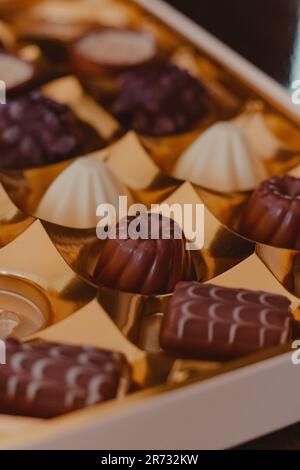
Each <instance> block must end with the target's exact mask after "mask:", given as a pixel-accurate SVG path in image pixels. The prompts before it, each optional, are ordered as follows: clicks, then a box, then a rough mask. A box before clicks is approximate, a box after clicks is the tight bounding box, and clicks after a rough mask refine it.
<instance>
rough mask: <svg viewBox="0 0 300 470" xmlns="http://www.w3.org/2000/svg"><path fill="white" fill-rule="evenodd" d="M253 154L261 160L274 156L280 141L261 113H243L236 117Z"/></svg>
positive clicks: (279, 146) (278, 148)
mask: <svg viewBox="0 0 300 470" xmlns="http://www.w3.org/2000/svg"><path fill="white" fill-rule="evenodd" d="M236 123H237V124H238V125H239V126H240V127H241V129H242V130H243V131H244V132H245V135H246V137H247V139H248V141H249V144H250V145H251V146H252V149H253V151H254V152H255V154H256V155H257V156H258V157H260V158H262V159H263V160H269V159H271V158H274V157H275V155H276V153H277V152H278V150H280V148H281V147H282V143H281V142H280V140H279V139H277V137H276V136H275V135H274V134H272V132H271V130H270V129H269V128H268V125H267V123H266V120H265V118H264V116H263V114H262V113H260V112H255V113H249V114H247V113H245V114H242V115H241V116H239V117H238V118H237V119H236Z"/></svg>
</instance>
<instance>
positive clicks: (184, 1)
mask: <svg viewBox="0 0 300 470" xmlns="http://www.w3.org/2000/svg"><path fill="white" fill-rule="evenodd" d="M168 2H169V3H170V4H172V5H173V6H175V7H176V8H178V9H179V10H181V11H182V12H183V13H185V14H186V15H187V16H189V17H190V18H192V19H193V20H194V21H196V22H197V23H198V24H200V25H201V26H203V27H205V28H206V29H207V30H208V31H210V32H211V33H213V34H214V35H216V36H217V37H219V38H220V39H221V40H222V41H224V42H225V43H227V44H228V45H229V46H231V47H232V48H233V49H235V50H236V51H237V52H239V53H241V54H242V55H244V56H245V57H246V58H247V59H248V60H250V61H251V62H253V63H254V64H255V65H257V66H258V67H259V68H261V69H262V70H263V71H265V72H266V73H268V74H269V75H271V76H272V77H273V78H275V79H276V80H277V81H279V82H280V83H281V84H282V85H284V86H285V87H287V88H289V87H290V84H291V82H292V81H293V80H297V79H300V22H299V21H300V15H299V12H300V0H168Z"/></svg>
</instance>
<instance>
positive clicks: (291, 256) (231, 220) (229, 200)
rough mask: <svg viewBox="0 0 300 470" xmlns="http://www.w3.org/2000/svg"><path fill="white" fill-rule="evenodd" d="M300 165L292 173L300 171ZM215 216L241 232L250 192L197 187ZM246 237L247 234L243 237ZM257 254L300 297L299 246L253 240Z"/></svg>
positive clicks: (291, 291) (280, 280)
mask: <svg viewBox="0 0 300 470" xmlns="http://www.w3.org/2000/svg"><path fill="white" fill-rule="evenodd" d="M299 168H300V167H299V166H298V167H296V168H295V169H294V170H293V171H292V172H291V174H292V175H295V176H297V175H299ZM195 190H196V192H197V194H199V196H200V197H202V199H203V201H204V202H205V204H206V205H207V206H208V207H209V208H210V210H211V211H212V212H213V213H214V215H215V217H216V218H217V219H218V220H219V221H220V222H221V223H223V224H224V225H225V226H226V227H228V229H229V230H232V231H233V232H234V233H237V234H238V233H239V222H240V218H241V215H242V214H243V213H244V211H245V206H246V204H247V202H248V200H249V197H250V195H249V194H230V195H224V194H220V193H213V192H212V191H207V190H204V189H203V188H199V187H198V188H195ZM243 238H244V237H243ZM251 242H252V243H254V244H255V251H256V253H257V256H258V257H259V258H260V259H261V260H262V261H263V262H264V264H265V265H266V266H267V268H268V269H269V270H270V272H272V273H273V276H274V277H275V278H276V279H277V280H278V281H279V282H280V283H281V284H282V286H284V287H285V289H286V290H287V291H289V292H290V293H292V294H293V295H295V296H297V297H300V270H299V266H300V264H299V261H300V253H299V251H297V250H292V249H286V248H280V247H273V246H270V245H267V244H264V243H260V242H257V241H256V240H251Z"/></svg>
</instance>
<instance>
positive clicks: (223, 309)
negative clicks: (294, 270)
mask: <svg viewBox="0 0 300 470" xmlns="http://www.w3.org/2000/svg"><path fill="white" fill-rule="evenodd" d="M291 323H292V316H291V313H290V301H289V299H287V298H286V297H284V296H281V295H274V294H270V293H267V292H263V291H251V290H245V289H232V288H225V287H219V286H215V285H210V284H201V283H198V282H180V283H178V284H177V286H176V289H175V292H174V294H173V297H172V299H171V301H170V304H169V308H168V311H167V313H166V315H165V316H164V318H163V322H162V327H161V334H160V343H161V346H162V348H163V349H164V350H166V351H168V352H171V353H174V354H176V355H179V356H183V357H184V356H189V357H193V358H199V359H209V360H221V361H222V360H227V359H233V358H238V357H241V356H244V355H247V354H251V353H254V352H257V351H259V350H261V349H264V348H268V347H272V346H277V345H279V344H283V343H285V342H286V341H287V340H288V338H289V335H290V332H291Z"/></svg>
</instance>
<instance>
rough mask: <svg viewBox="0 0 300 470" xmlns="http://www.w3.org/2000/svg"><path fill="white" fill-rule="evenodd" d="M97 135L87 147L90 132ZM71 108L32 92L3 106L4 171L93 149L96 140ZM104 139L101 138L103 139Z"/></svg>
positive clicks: (0, 151)
mask: <svg viewBox="0 0 300 470" xmlns="http://www.w3.org/2000/svg"><path fill="white" fill-rule="evenodd" d="M87 132H89V133H90V134H91V135H93V138H92V139H89V140H88V144H87V145H86V144H85V142H86V138H85V137H86V133H87ZM94 134H95V131H94V130H92V129H89V130H87V127H86V125H85V124H83V123H82V122H81V121H79V120H78V119H77V118H76V116H75V115H74V114H73V112H72V111H71V110H70V108H68V107H67V106H65V105H63V104H61V103H57V102H55V101H53V100H52V99H50V98H48V97H46V96H44V95H42V94H41V93H40V92H32V93H30V94H28V95H26V96H22V97H19V98H15V99H10V100H8V101H7V103H6V104H5V105H1V106H0V168H5V169H23V168H30V167H36V166H43V165H49V164H51V163H57V162H59V161H62V160H66V159H69V158H73V157H75V156H78V155H80V154H82V153H85V152H86V151H88V150H89V142H90V141H94V140H96V136H95V135H94ZM99 140H100V139H99Z"/></svg>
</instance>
